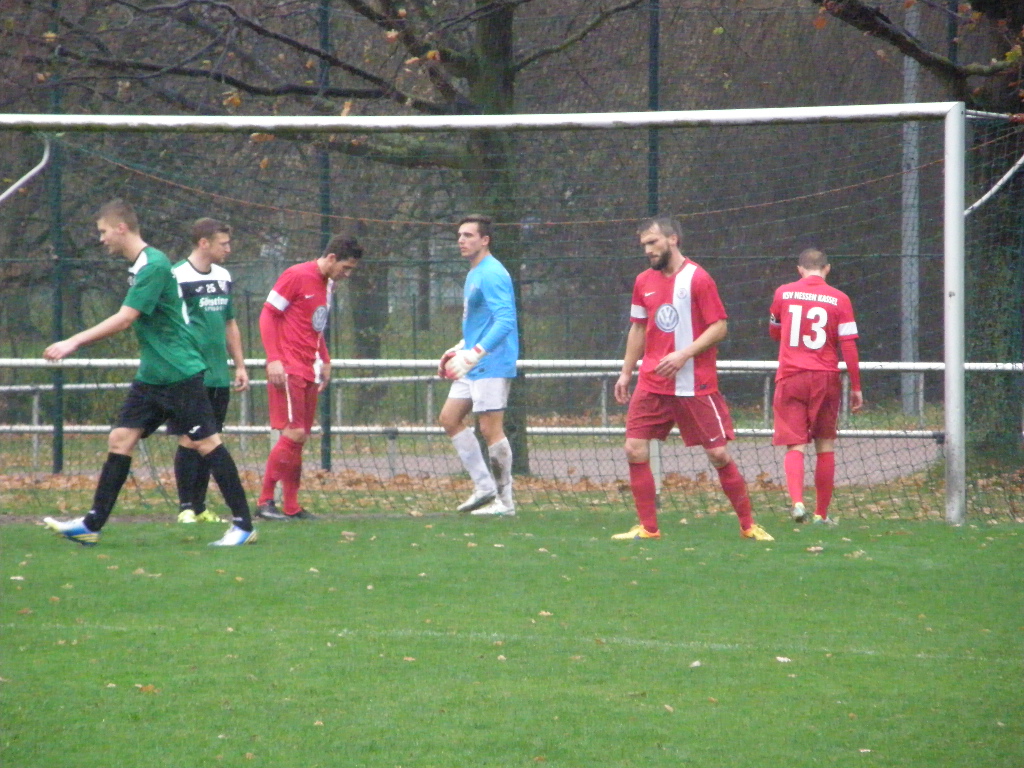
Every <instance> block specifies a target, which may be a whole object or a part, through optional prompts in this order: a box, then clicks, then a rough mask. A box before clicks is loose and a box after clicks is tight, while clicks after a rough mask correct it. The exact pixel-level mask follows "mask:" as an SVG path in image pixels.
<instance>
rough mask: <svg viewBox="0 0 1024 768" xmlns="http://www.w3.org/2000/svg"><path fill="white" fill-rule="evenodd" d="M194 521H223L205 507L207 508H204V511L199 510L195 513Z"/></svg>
mask: <svg viewBox="0 0 1024 768" xmlns="http://www.w3.org/2000/svg"><path fill="white" fill-rule="evenodd" d="M196 522H197V523H223V522H224V521H223V520H221V519H220V518H219V517H217V515H215V514H214V513H213V512H211V511H210V510H208V509H207V510H204V511H202V512H200V513H199V514H198V515H196Z"/></svg>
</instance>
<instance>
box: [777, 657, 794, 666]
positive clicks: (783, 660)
mask: <svg viewBox="0 0 1024 768" xmlns="http://www.w3.org/2000/svg"><path fill="white" fill-rule="evenodd" d="M775 660H776V661H777V662H779V663H780V664H789V662H791V661H792V659H791V658H789V657H788V656H776V657H775Z"/></svg>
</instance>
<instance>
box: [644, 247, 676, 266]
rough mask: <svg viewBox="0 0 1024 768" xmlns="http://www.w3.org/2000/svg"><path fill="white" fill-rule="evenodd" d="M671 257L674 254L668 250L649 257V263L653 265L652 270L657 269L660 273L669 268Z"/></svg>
mask: <svg viewBox="0 0 1024 768" xmlns="http://www.w3.org/2000/svg"><path fill="white" fill-rule="evenodd" d="M671 256H672V252H671V251H670V250H669V249H668V248H666V249H665V250H664V251H662V252H661V253H658V254H653V255H651V256H648V263H649V264H650V265H651V269H656V270H658V271H659V272H660V271H662V270H664V269H665V267H667V266H668V260H669V258H670V257H671Z"/></svg>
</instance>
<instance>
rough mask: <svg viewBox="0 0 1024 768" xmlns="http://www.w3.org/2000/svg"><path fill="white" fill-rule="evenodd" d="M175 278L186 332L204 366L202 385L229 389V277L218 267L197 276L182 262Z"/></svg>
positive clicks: (187, 261)
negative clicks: (185, 312) (187, 331)
mask: <svg viewBox="0 0 1024 768" xmlns="http://www.w3.org/2000/svg"><path fill="white" fill-rule="evenodd" d="M173 272H174V277H175V279H177V281H178V286H179V287H180V288H181V299H182V301H184V302H185V309H186V310H187V311H188V316H189V320H190V321H191V322H190V323H189V326H188V327H189V331H190V332H191V333H192V337H193V338H194V339H195V341H196V346H197V347H199V351H200V353H201V354H202V356H203V361H204V362H205V363H206V376H205V377H204V379H203V383H204V384H206V386H208V387H230V386H231V382H232V381H234V378H235V377H234V374H233V373H232V370H231V367H230V366H229V365H228V340H227V324H228V321H230V320H234V319H235V312H234V308H233V306H232V303H231V273H230V272H228V271H227V270H226V269H224V267H222V266H220V265H218V264H211V265H210V271H209V272H200V271H198V270H197V269H196V268H195V267H193V266H192V263H191V262H190V261H189V260H188V259H185V260H183V261H179V262H178V263H177V264H175V265H174V270H173Z"/></svg>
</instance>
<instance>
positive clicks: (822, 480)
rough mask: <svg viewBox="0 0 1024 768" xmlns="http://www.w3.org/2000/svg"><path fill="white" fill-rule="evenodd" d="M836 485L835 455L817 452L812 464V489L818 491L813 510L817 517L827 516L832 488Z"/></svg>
mask: <svg viewBox="0 0 1024 768" xmlns="http://www.w3.org/2000/svg"><path fill="white" fill-rule="evenodd" d="M835 487H836V455H835V454H834V453H819V454H818V456H817V461H816V463H815V465H814V490H815V491H817V493H818V499H817V502H816V503H815V505H814V512H815V514H816V515H817V516H818V517H828V505H829V504H831V503H832V490H833V489H834V488H835Z"/></svg>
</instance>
